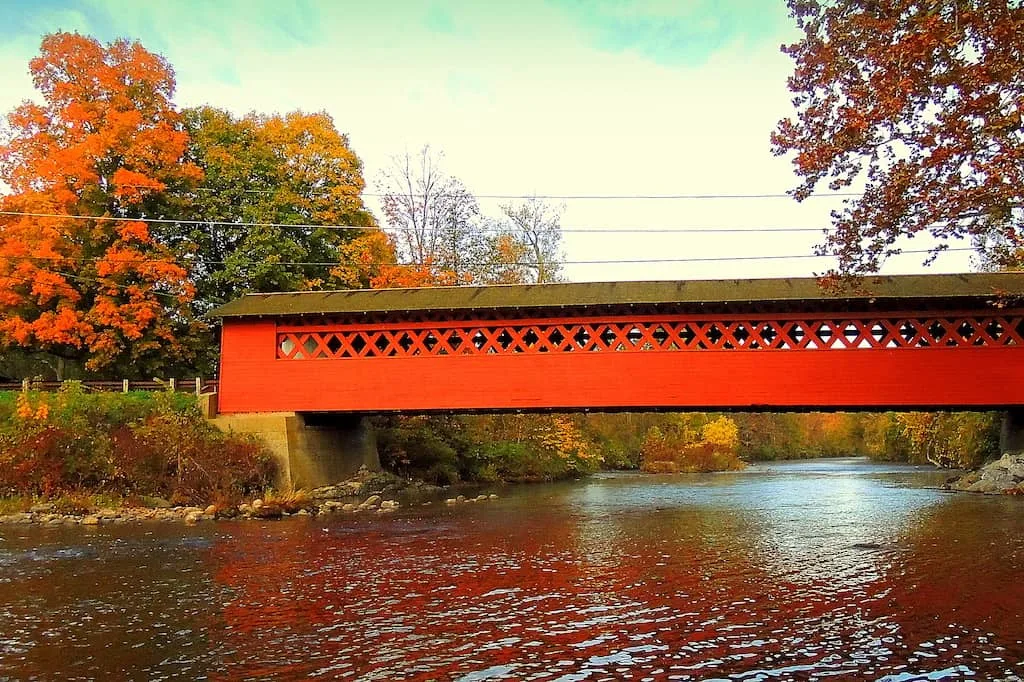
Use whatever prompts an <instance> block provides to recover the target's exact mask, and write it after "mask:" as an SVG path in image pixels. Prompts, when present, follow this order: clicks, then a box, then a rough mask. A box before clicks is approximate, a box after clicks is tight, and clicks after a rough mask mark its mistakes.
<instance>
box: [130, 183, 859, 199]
mask: <svg viewBox="0 0 1024 682" xmlns="http://www.w3.org/2000/svg"><path fill="white" fill-rule="evenodd" d="M126 186H127V187H140V188H143V189H152V188H151V187H148V186H144V185H126ZM191 191H197V192H222V191H223V190H219V189H215V188H213V187H195V188H193V189H192V190H191ZM234 191H236V192H241V193H244V194H276V193H277V190H273V189H242V190H234ZM186 192H187V190H186ZM312 196H320V197H330V196H335V195H333V194H329V193H326V192H325V193H319V194H313V195H312ZM344 196H346V197H348V198H357V197H375V198H383V197H387V196H402V197H413V198H417V199H421V198H424V197H428V196H430V197H439V198H441V197H447V196H465V195H463V194H457V195H456V194H449V193H445V192H439V193H436V194H417V193H412V194H410V193H406V192H395V193H386V192H359V193H357V194H349V195H344ZM471 196H472V197H474V198H476V199H544V200H565V201H577V200H580V201H584V200H586V201H589V200H605V199H611V200H617V201H629V200H634V199H635V200H654V201H657V200H668V201H678V200H709V199H792V198H793V197H792V195H790V194H786V193H755V194H472V195H471ZM859 196H862V194H861V193H860V192H819V193H816V194H811V195H810V196H808V197H807V198H808V199H820V198H830V197H859Z"/></svg>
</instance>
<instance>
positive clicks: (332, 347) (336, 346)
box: [327, 334, 341, 355]
mask: <svg viewBox="0 0 1024 682" xmlns="http://www.w3.org/2000/svg"><path fill="white" fill-rule="evenodd" d="M327 350H329V351H331V355H337V354H338V351H339V350H341V339H339V338H338V335H337V334H331V335H330V336H328V337H327Z"/></svg>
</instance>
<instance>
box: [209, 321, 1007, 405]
mask: <svg viewBox="0 0 1024 682" xmlns="http://www.w3.org/2000/svg"><path fill="white" fill-rule="evenodd" d="M221 357H222V360H221V386H220V397H219V406H220V409H221V411H223V412H269V411H348V412H373V411H393V410H406V411H432V410H454V411H457V410H515V409H521V410H526V411H528V410H531V409H567V410H572V409H587V408H595V409H608V408H627V409H642V408H682V409H714V408H723V409H725V408H736V409H744V408H753V409H772V408H778V409H786V408H803V407H820V408H826V409H827V408H911V407H971V406H993V407H995V406H1004V405H1020V404H1024V311H1021V310H1000V311H992V310H991V309H990V310H987V311H980V312H971V311H956V312H934V311H933V312H928V313H913V312H891V313H884V314H875V315H873V316H869V315H856V314H851V315H838V316H837V315H834V314H827V315H826V314H820V313H819V314H811V313H808V314H800V313H793V314H772V315H760V316H757V315H745V316H742V317H722V316H718V317H707V316H705V317H700V316H693V315H690V316H643V317H641V316H637V317H622V316H619V317H609V318H594V319H589V318H567V319H555V318H551V319H528V320H490V321H486V322H483V321H481V322H478V323H473V322H466V321H450V322H437V321H433V322H430V321H418V322H404V323H403V322H389V323H375V324H365V325H354V324H344V325H342V324H336V323H335V324H332V323H326V324H316V323H308V324H295V323H294V322H292V323H290V324H283V323H282V324H281V325H278V323H277V322H275V321H274V320H272V319H270V320H267V319H253V318H244V319H225V321H224V328H223V336H222V356H221Z"/></svg>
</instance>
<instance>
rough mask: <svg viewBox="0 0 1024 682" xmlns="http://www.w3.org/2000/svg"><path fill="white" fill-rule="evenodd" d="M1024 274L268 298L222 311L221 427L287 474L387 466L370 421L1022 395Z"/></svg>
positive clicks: (950, 402)
mask: <svg viewBox="0 0 1024 682" xmlns="http://www.w3.org/2000/svg"><path fill="white" fill-rule="evenodd" d="M1022 295H1024V273H1000V274H969V275H913V276H899V277H880V278H877V279H870V280H866V281H864V282H863V283H862V285H861V286H860V290H858V291H856V292H847V293H844V294H840V295H830V294H827V293H824V292H823V291H822V290H821V289H820V287H819V286H818V282H817V280H815V279H760V280H720V281H718V280H715V281H680V282H607V283H581V284H545V285H533V286H481V287H454V288H434V289H388V290H373V291H329V292H301V293H278V294H253V295H249V296H245V297H244V298H241V299H239V300H237V301H234V302H232V303H229V304H227V305H225V306H222V307H221V308H219V309H218V310H217V311H216V312H215V314H216V315H218V316H220V317H221V318H222V320H223V332H222V347H221V372H220V389H219V390H220V394H219V396H218V399H219V411H220V413H221V414H222V415H223V416H221V417H219V418H218V419H219V421H220V422H221V423H222V424H223V425H225V426H226V427H228V428H234V429H239V430H245V431H250V432H256V433H259V434H261V435H262V436H263V437H264V438H265V440H266V441H267V442H268V444H269V445H270V446H271V449H272V450H273V451H274V452H275V453H276V454H277V456H278V457H279V459H280V461H281V464H282V471H283V476H284V478H285V483H287V484H291V485H296V486H298V485H302V486H307V487H309V486H313V485H319V484H323V483H330V482H334V481H337V480H339V479H340V478H341V477H342V476H344V475H346V474H348V473H350V472H351V471H353V470H354V469H355V468H358V466H360V465H368V466H371V467H372V466H375V465H376V464H377V455H376V447H375V446H374V444H373V440H372V434H371V433H370V432H369V430H368V429H366V428H364V427H363V425H362V422H361V420H360V418H359V415H365V414H372V413H382V412H404V413H424V412H484V411H492V412H493V411H524V412H529V411H541V410H559V411H576V410H801V409H825V410H845V409H872V410H875V409H897V410H899V409H912V408H929V409H931V408H940V409H957V408H966V409H981V408H990V409H992V408H1000V409H1006V408H1009V412H1008V413H1007V414H1008V418H1007V419H1006V421H1005V429H1004V447H1010V448H1013V449H1018V448H1021V449H1024V410H1021V409H1020V408H1019V407H1018V406H1021V405H1024V296H1022Z"/></svg>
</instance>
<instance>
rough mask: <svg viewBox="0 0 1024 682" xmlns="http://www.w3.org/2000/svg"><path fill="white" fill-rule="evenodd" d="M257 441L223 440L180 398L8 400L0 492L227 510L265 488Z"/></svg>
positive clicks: (77, 391)
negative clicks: (211, 505)
mask: <svg viewBox="0 0 1024 682" xmlns="http://www.w3.org/2000/svg"><path fill="white" fill-rule="evenodd" d="M273 473H274V471H273V463H272V459H271V458H270V456H269V454H268V453H266V451H265V450H264V448H263V447H262V445H260V444H259V443H258V442H257V441H255V440H253V439H251V438H246V437H240V436H237V435H233V434H224V433H222V432H220V431H219V430H217V429H216V428H215V427H213V426H212V425H210V424H209V423H208V422H207V421H206V420H204V419H203V418H202V416H201V415H200V414H199V411H198V409H197V408H196V405H195V401H194V398H192V397H191V396H188V395H183V394H175V393H171V392H160V393H129V394H117V393H106V394H104V393H86V392H85V391H84V390H83V389H82V387H81V385H79V384H75V383H73V382H70V383H68V384H66V385H65V386H64V387H63V388H62V389H61V390H60V391H59V392H58V393H56V394H44V393H27V394H21V393H16V394H10V393H3V394H0V494H7V495H11V494H14V495H42V496H46V497H50V496H59V495H62V494H69V493H70V494H74V493H81V492H86V491H87V492H89V493H111V494H117V495H147V496H160V497H167V498H170V499H171V500H172V501H175V502H180V503H192V504H202V503H208V502H211V501H215V502H223V503H227V502H230V501H235V500H237V499H239V498H240V497H242V496H243V495H245V494H247V493H250V492H256V491H260V490H262V489H264V488H265V487H266V486H267V485H269V483H270V482H271V481H272V480H273Z"/></svg>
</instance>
